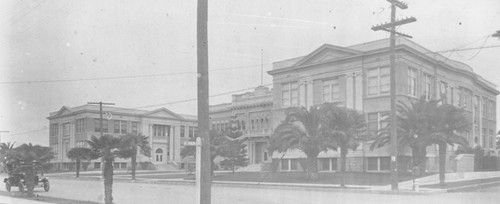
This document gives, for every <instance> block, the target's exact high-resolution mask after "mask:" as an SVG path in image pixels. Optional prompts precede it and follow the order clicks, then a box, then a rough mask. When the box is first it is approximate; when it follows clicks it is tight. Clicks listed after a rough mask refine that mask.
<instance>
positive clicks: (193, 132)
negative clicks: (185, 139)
mask: <svg viewBox="0 0 500 204" xmlns="http://www.w3.org/2000/svg"><path fill="white" fill-rule="evenodd" d="M196 131H197V130H196V127H194V126H189V138H195V137H196V135H197V133H196Z"/></svg>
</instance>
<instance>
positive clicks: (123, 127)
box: [114, 120, 127, 134]
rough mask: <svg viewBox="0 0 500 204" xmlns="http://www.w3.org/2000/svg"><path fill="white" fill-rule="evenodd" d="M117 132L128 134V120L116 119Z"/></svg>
mask: <svg viewBox="0 0 500 204" xmlns="http://www.w3.org/2000/svg"><path fill="white" fill-rule="evenodd" d="M114 127H115V133H118V134H126V133H127V121H123V120H115V125H114Z"/></svg>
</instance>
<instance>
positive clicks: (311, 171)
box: [307, 156, 318, 181]
mask: <svg viewBox="0 0 500 204" xmlns="http://www.w3.org/2000/svg"><path fill="white" fill-rule="evenodd" d="M307 178H309V179H311V180H313V181H315V180H317V179H318V157H317V156H310V157H307Z"/></svg>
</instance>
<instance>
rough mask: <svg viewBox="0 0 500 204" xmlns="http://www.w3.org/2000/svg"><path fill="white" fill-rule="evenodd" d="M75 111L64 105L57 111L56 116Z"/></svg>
mask: <svg viewBox="0 0 500 204" xmlns="http://www.w3.org/2000/svg"><path fill="white" fill-rule="evenodd" d="M71 113H73V111H71V110H70V108H68V107H66V106H63V107H62V108H61V109H59V111H57V114H56V115H55V116H63V115H69V114H71Z"/></svg>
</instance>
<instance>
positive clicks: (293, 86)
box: [281, 82, 299, 107]
mask: <svg viewBox="0 0 500 204" xmlns="http://www.w3.org/2000/svg"><path fill="white" fill-rule="evenodd" d="M281 87H282V90H281V100H282V106H284V107H285V106H296V105H299V83H298V82H290V83H285V84H282V85H281Z"/></svg>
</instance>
